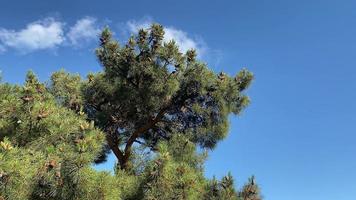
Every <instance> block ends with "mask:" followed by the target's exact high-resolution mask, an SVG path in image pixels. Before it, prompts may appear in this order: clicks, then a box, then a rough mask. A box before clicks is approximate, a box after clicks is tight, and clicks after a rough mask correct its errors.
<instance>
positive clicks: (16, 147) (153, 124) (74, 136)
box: [0, 24, 261, 200]
mask: <svg viewBox="0 0 356 200" xmlns="http://www.w3.org/2000/svg"><path fill="white" fill-rule="evenodd" d="M163 37H164V28H163V27H162V26H161V25H159V24H153V25H152V26H151V27H150V28H148V29H141V30H139V32H138V34H137V35H136V36H131V37H130V38H129V40H128V42H127V43H126V44H123V45H120V44H119V43H118V42H117V41H116V40H115V39H114V38H113V37H112V33H111V31H110V30H109V29H108V28H105V29H104V30H103V31H102V33H101V36H100V46H99V47H98V48H97V49H96V55H97V58H98V61H99V62H100V64H101V65H102V67H103V70H102V71H101V72H98V73H90V74H88V75H87V77H86V78H82V77H80V76H79V75H77V74H71V73H68V72H65V71H64V70H61V71H57V72H54V73H53V74H52V76H51V78H50V80H49V81H48V82H47V83H42V82H40V81H39V80H38V79H37V77H36V76H35V74H34V73H33V72H29V73H28V74H27V77H26V81H25V83H24V84H23V85H14V84H9V83H0V200H3V199H6V200H12V199H15V200H16V199H19V200H23V199H39V200H41V199H43V200H44V199H49V200H51V199H53V200H58V199H73V200H74V199H102V200H104V199H105V200H106V199H108V200H111V199H128V200H129V199H132V200H134V199H147V200H155V199H157V200H158V199H163V200H169V199H177V200H184V199H192V200H195V199H216V200H220V199H221V200H223V199H227V200H254V199H256V200H257V199H261V198H260V196H259V189H258V186H257V185H256V183H255V181H254V178H252V179H250V180H249V183H248V184H247V185H245V186H244V187H243V188H242V190H241V191H238V190H237V189H236V188H235V185H234V180H233V177H232V176H231V174H228V175H227V176H225V177H223V178H222V179H221V180H217V179H215V178H214V179H212V180H208V179H207V178H205V177H204V174H203V168H204V161H205V158H206V156H207V154H208V151H209V150H213V149H214V147H215V146H216V145H217V144H218V142H219V141H221V140H222V139H224V138H225V137H226V135H227V133H228V128H229V120H228V118H229V116H230V115H231V114H235V115H238V114H240V113H241V112H242V111H243V110H244V108H246V107H247V106H248V104H249V98H248V97H247V96H246V95H245V90H246V89H247V88H248V86H249V85H250V83H251V81H252V79H253V75H252V73H251V72H249V71H248V70H246V69H242V70H241V71H240V72H239V73H237V74H236V75H235V76H229V75H227V74H225V73H223V72H221V73H215V72H214V71H212V70H211V69H209V68H208V66H207V64H205V63H204V62H202V61H200V60H198V59H197V55H196V51H195V50H193V49H192V50H188V51H187V52H181V51H180V50H179V47H178V45H177V43H176V42H175V41H169V42H164V40H163ZM111 152H112V153H113V154H114V155H115V156H116V158H117V161H118V162H117V166H114V167H113V168H114V173H113V174H112V173H109V172H99V171H96V170H95V169H94V168H93V167H92V165H93V163H100V162H104V161H105V160H106V156H107V155H108V154H109V153H111Z"/></svg>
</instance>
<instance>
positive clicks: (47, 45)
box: [0, 18, 65, 53]
mask: <svg viewBox="0 0 356 200" xmlns="http://www.w3.org/2000/svg"><path fill="white" fill-rule="evenodd" d="M63 26H64V23H62V22H59V21H57V20H55V19H53V18H46V19H43V20H40V21H36V22H32V23H30V24H28V25H27V26H26V27H25V28H24V29H21V30H18V31H16V30H10V29H5V28H1V29H0V41H1V44H0V45H1V46H2V49H3V51H4V50H5V49H6V48H14V49H17V50H19V51H21V52H24V53H26V52H30V51H34V50H41V49H52V48H55V47H58V46H59V45H61V44H62V43H63V42H64V40H65V37H64V33H63Z"/></svg>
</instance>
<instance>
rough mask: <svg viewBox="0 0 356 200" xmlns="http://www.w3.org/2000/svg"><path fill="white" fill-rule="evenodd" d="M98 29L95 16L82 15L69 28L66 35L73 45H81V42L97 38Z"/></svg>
mask: <svg viewBox="0 0 356 200" xmlns="http://www.w3.org/2000/svg"><path fill="white" fill-rule="evenodd" d="M100 31H101V30H100V28H99V27H98V25H97V24H96V19H95V18H92V17H84V18H82V19H80V20H78V21H77V22H76V23H75V24H74V26H72V27H71V28H70V29H69V32H68V34H67V37H68V39H69V41H70V43H71V44H72V45H73V46H81V45H82V44H83V43H88V42H89V41H91V40H95V39H97V38H98V35H99V33H100Z"/></svg>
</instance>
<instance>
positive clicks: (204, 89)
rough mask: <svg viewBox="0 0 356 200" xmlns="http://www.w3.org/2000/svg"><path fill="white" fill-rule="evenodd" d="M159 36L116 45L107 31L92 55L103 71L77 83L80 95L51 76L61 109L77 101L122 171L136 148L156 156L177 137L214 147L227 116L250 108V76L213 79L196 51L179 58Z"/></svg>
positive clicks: (146, 34)
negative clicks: (164, 142) (247, 91)
mask: <svg viewBox="0 0 356 200" xmlns="http://www.w3.org/2000/svg"><path fill="white" fill-rule="evenodd" d="M163 36H164V29H163V27H162V26H161V25H158V24H153V25H152V26H151V27H150V28H149V29H147V30H144V29H141V30H140V31H139V33H138V35H137V36H136V37H134V36H132V37H131V38H130V39H129V40H128V42H127V44H125V45H124V46H120V45H119V43H118V42H117V41H115V40H114V39H113V38H112V34H111V32H110V30H109V29H107V28H106V29H105V30H104V31H103V32H102V34H101V37H100V47H99V48H98V49H97V51H96V53H97V57H98V59H99V61H100V63H101V64H102V66H103V69H104V70H103V72H100V73H96V74H90V75H89V76H88V79H87V80H85V81H82V86H81V88H82V89H81V91H82V95H80V92H79V90H77V88H78V87H73V86H67V85H65V84H63V83H66V82H70V83H72V82H76V81H77V82H78V81H79V80H77V78H76V77H75V76H74V77H73V76H72V77H71V76H70V75H69V74H65V73H64V72H59V73H55V74H54V75H53V76H52V84H51V85H52V86H51V87H52V90H53V91H54V94H55V95H56V96H57V98H60V99H64V100H63V101H64V102H65V103H64V104H65V105H67V106H69V107H71V108H72V107H74V108H77V106H73V105H72V104H71V103H68V102H76V103H77V102H81V101H83V106H82V107H83V108H84V111H85V112H86V113H87V114H88V116H89V117H91V118H92V119H93V120H95V124H96V125H97V126H98V127H100V128H101V129H102V130H103V131H104V132H105V134H106V139H107V149H111V151H112V152H114V154H115V156H116V157H117V159H118V161H119V166H120V168H121V169H127V168H129V166H130V164H129V162H130V160H131V158H130V157H131V155H132V147H133V145H134V144H135V143H139V144H141V145H142V144H143V145H145V146H147V147H149V148H150V149H151V150H153V151H154V150H155V148H156V145H157V144H158V142H159V141H161V140H169V139H170V138H172V136H173V135H174V134H175V133H182V134H184V135H185V137H187V138H189V140H190V141H192V142H194V143H195V144H198V145H199V146H200V147H202V148H206V149H213V148H214V147H215V145H216V144H217V142H219V141H220V140H222V139H223V138H225V136H226V134H227V132H228V116H229V115H230V114H231V113H233V114H239V113H240V112H241V111H242V110H243V109H244V108H245V107H246V106H247V105H248V103H249V99H248V97H247V96H245V95H244V90H245V89H246V88H247V87H248V86H249V84H250V82H251V80H252V79H253V75H252V74H251V73H250V72H249V71H247V70H246V69H243V70H242V71H241V72H239V73H238V74H237V75H236V76H235V77H230V76H228V75H227V74H225V73H220V74H216V73H214V72H213V71H212V70H209V69H208V67H207V66H206V64H205V63H203V62H200V61H198V60H197V59H196V52H195V51H194V50H189V51H187V52H183V53H181V52H180V51H179V48H178V46H177V44H176V43H175V42H174V41H170V42H167V43H164V42H163ZM68 80H70V81H68ZM70 83H69V84H70ZM56 91H60V93H58V92H56ZM68 104H69V105H68ZM75 110H77V109H75ZM107 152H108V151H107V150H106V151H104V153H107ZM103 158H104V155H103Z"/></svg>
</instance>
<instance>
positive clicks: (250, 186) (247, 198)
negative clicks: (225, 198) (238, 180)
mask: <svg viewBox="0 0 356 200" xmlns="http://www.w3.org/2000/svg"><path fill="white" fill-rule="evenodd" d="M240 197H241V199H243V200H261V199H262V197H261V194H260V188H259V187H258V185H257V183H256V180H255V177H254V176H252V177H251V178H249V179H248V182H247V183H246V184H245V185H244V186H243V188H242V190H241V192H240Z"/></svg>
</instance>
